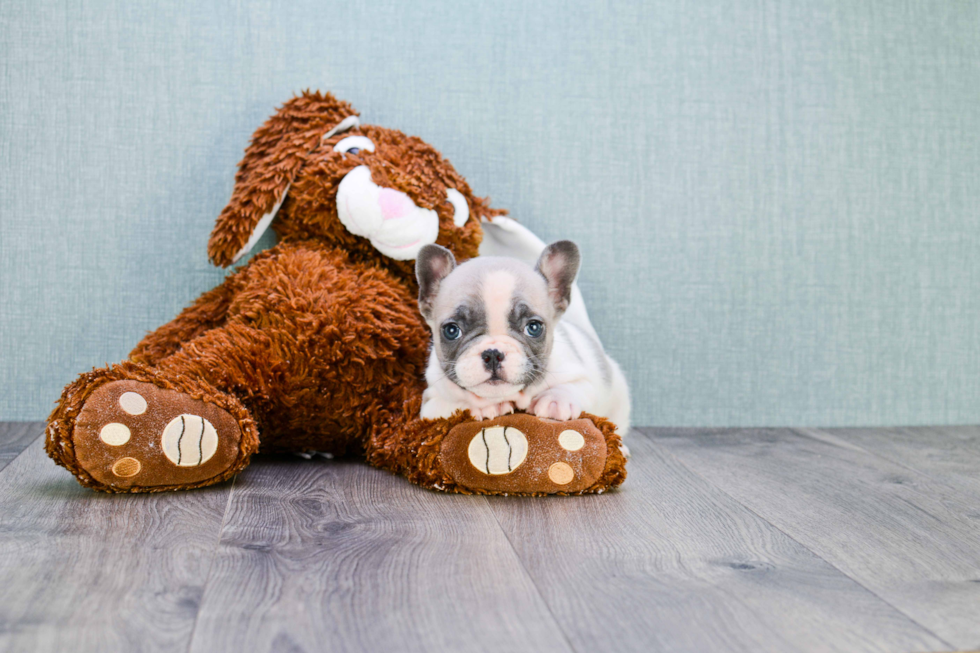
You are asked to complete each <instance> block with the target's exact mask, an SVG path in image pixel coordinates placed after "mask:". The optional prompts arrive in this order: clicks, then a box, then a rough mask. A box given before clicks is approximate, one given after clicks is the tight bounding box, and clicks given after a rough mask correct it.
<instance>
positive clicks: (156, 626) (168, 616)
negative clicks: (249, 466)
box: [0, 438, 229, 652]
mask: <svg viewBox="0 0 980 653" xmlns="http://www.w3.org/2000/svg"><path fill="white" fill-rule="evenodd" d="M228 492H229V487H228V486H227V485H226V486H218V487H214V488H208V489H206V490H203V491H196V492H188V493H181V494H165V495H107V494H100V493H96V492H92V491H91V490H86V489H84V488H82V487H81V486H80V485H78V483H77V482H76V481H75V479H74V478H73V477H72V476H71V475H70V474H69V473H68V472H67V471H65V470H64V469H62V468H60V467H56V466H55V464H54V463H53V462H52V461H51V460H50V459H49V458H48V457H47V456H46V455H45V453H44V450H43V441H42V440H41V439H40V438H38V439H36V440H35V441H34V442H32V443H31V445H30V446H29V447H28V448H27V449H26V450H25V451H24V453H23V454H22V455H20V456H19V457H18V458H17V459H16V460H14V462H12V463H11V464H10V465H9V466H8V467H7V468H6V469H4V470H3V471H2V472H0V651H79V652H81V651H123V650H139V651H173V650H186V649H187V645H188V643H189V641H190V636H191V631H192V629H193V625H194V619H195V616H196V614H197V608H198V604H199V602H200V598H201V595H202V593H203V591H204V579H205V578H206V577H207V573H208V569H209V565H210V561H211V555H212V553H213V551H214V549H215V547H216V545H217V541H218V532H219V530H220V526H221V516H222V514H223V512H224V508H225V505H226V504H227V498H228Z"/></svg>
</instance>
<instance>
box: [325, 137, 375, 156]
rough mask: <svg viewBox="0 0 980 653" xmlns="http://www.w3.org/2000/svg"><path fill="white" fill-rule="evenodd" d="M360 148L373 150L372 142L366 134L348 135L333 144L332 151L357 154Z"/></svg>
mask: <svg viewBox="0 0 980 653" xmlns="http://www.w3.org/2000/svg"><path fill="white" fill-rule="evenodd" d="M361 150H367V151H368V152H374V143H372V142H371V139H370V138H368V137H367V136H348V137H347V138H342V139H340V142H339V143H337V144H336V145H334V146H333V151H334V152H340V153H341V154H359V153H360V152H361Z"/></svg>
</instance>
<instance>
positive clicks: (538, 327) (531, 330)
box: [524, 320, 544, 338]
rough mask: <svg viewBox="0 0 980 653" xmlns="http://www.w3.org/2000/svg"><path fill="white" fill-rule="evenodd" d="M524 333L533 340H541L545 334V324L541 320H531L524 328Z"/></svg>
mask: <svg viewBox="0 0 980 653" xmlns="http://www.w3.org/2000/svg"><path fill="white" fill-rule="evenodd" d="M524 333H526V334H527V335H528V336H530V337H532V338H540V337H541V334H543V333H544V323H543V322H541V320H531V321H530V322H528V323H527V326H525V327H524Z"/></svg>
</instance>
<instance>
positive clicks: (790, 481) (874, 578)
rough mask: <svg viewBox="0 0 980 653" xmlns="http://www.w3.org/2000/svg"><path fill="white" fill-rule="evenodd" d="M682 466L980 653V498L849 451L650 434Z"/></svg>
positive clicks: (838, 445)
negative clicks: (978, 649)
mask: <svg viewBox="0 0 980 653" xmlns="http://www.w3.org/2000/svg"><path fill="white" fill-rule="evenodd" d="M648 432H649V433H650V434H651V436H652V437H653V438H654V441H655V442H656V443H657V444H660V445H662V446H665V447H667V448H668V449H669V450H670V452H671V453H672V454H674V455H675V456H677V457H678V458H679V459H680V460H681V461H682V462H683V463H684V465H685V466H686V467H687V468H688V469H691V470H693V471H695V472H696V473H697V474H699V475H700V476H702V477H703V478H705V479H708V480H709V482H711V483H712V484H714V485H716V486H717V487H719V488H721V489H723V490H724V491H725V492H726V493H728V494H729V495H731V496H732V497H734V498H735V499H737V500H738V501H739V502H741V503H742V504H744V505H745V506H747V507H748V508H750V509H751V510H753V511H754V512H756V513H757V514H759V515H760V516H762V517H763V518H765V519H766V520H768V521H769V522H771V523H772V524H774V525H775V526H776V527H778V528H779V529H781V530H782V531H784V532H785V533H786V534H788V535H789V536H790V537H792V538H793V539H795V540H797V541H798V542H800V543H802V544H804V545H805V546H807V547H808V548H809V549H811V550H812V551H814V552H815V553H816V554H817V555H819V556H821V557H822V558H824V559H825V560H827V561H828V562H830V563H831V564H833V565H834V566H835V567H837V568H838V569H840V570H841V571H843V572H844V573H845V574H847V575H848V576H850V577H851V578H854V579H855V580H856V581H858V582H859V583H861V584H862V585H863V586H865V587H867V588H868V589H869V590H871V591H872V592H874V593H875V594H877V595H878V596H880V597H881V598H882V599H883V600H885V601H887V602H888V603H890V604H891V605H894V606H895V607H896V608H898V609H899V610H901V611H902V612H903V613H904V614H906V615H908V616H909V617H910V618H912V619H913V620H915V621H916V622H917V623H919V624H922V625H923V626H925V627H926V628H928V629H929V630H930V631H931V632H933V633H936V634H937V635H938V636H939V637H941V638H942V639H943V640H945V641H946V642H949V643H950V644H952V645H953V646H955V647H957V648H959V649H974V648H977V647H980V619H978V618H977V615H978V614H980V612H978V606H980V511H978V507H977V498H976V497H975V496H973V495H970V494H966V493H963V492H960V491H958V490H956V489H953V488H951V487H950V486H949V485H946V484H943V483H940V482H937V481H935V480H934V479H933V478H932V477H931V476H927V475H926V474H923V473H921V472H918V471H915V470H913V469H911V468H909V467H908V466H904V465H899V464H897V463H894V462H891V461H889V460H886V459H885V458H882V457H880V456H878V455H876V454H874V453H871V452H869V451H867V450H865V449H863V448H862V447H860V446H856V445H853V444H849V443H847V442H846V441H845V440H841V439H838V440H837V441H827V440H826V439H820V438H815V437H810V436H806V435H802V434H799V433H794V432H793V431H791V430H789V429H756V430H753V429H739V430H718V431H706V430H691V429H682V430H677V429H650V430H648Z"/></svg>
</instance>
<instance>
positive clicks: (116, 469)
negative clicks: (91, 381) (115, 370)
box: [72, 381, 241, 489]
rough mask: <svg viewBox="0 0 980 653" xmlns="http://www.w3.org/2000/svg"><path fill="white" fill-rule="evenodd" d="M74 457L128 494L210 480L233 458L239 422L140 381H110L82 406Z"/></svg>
mask: <svg viewBox="0 0 980 653" xmlns="http://www.w3.org/2000/svg"><path fill="white" fill-rule="evenodd" d="M72 439H73V443H74V447H75V456H76V458H77V460H78V462H79V464H80V465H81V466H82V468H83V469H85V471H87V472H88V473H89V474H90V475H91V476H92V477H93V478H94V479H95V480H97V481H99V482H101V483H104V484H105V485H108V486H112V487H116V488H120V489H126V488H132V487H137V486H139V487H153V486H161V485H187V484H191V483H197V482H200V481H204V480H208V479H211V478H214V477H216V476H218V475H220V474H221V473H223V472H225V471H226V470H228V469H229V468H230V467H231V466H232V465H233V464H235V462H236V461H237V459H238V453H239V445H240V442H241V430H240V428H239V426H238V422H237V421H236V420H235V419H234V418H233V417H232V416H231V415H230V414H229V413H228V412H226V411H225V410H223V409H221V408H218V407H217V406H215V405H214V404H210V403H206V402H203V401H199V400H197V399H193V398H191V397H189V396H187V395H185V394H183V393H181V392H178V391H176V390H166V389H163V388H158V387H156V386H155V385H153V384H150V383H142V382H139V381H112V382H110V383H106V384H105V385H102V386H100V387H99V388H97V389H96V390H95V391H94V392H93V393H92V394H91V396H89V398H88V399H87V400H86V401H85V405H84V406H83V407H82V410H81V411H80V412H79V414H78V418H77V419H76V422H75V430H74V432H73V434H72Z"/></svg>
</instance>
